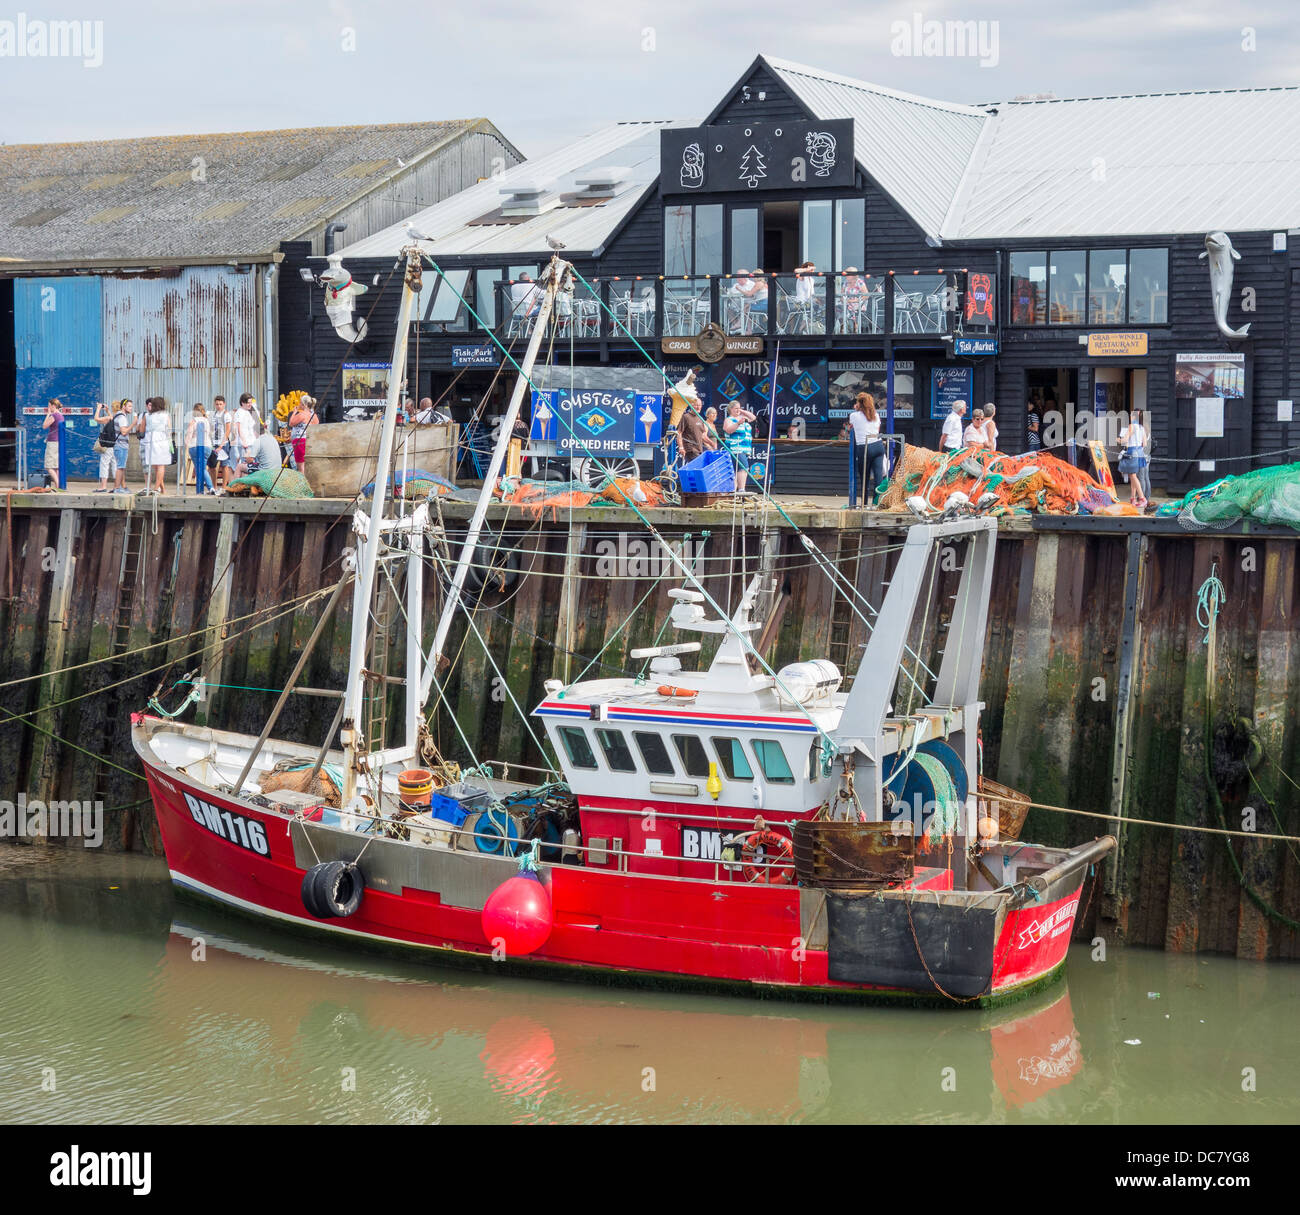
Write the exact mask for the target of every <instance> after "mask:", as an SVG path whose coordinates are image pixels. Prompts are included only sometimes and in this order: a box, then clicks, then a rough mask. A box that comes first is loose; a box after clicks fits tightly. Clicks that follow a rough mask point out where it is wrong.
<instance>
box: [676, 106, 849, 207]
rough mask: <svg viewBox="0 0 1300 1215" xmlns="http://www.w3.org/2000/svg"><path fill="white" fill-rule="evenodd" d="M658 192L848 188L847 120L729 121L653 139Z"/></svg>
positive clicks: (690, 128) (693, 192) (682, 129)
mask: <svg viewBox="0 0 1300 1215" xmlns="http://www.w3.org/2000/svg"><path fill="white" fill-rule="evenodd" d="M659 155H660V160H659V164H660V166H661V170H662V173H663V192H664V193H665V194H676V193H681V192H689V193H692V194H717V193H721V192H724V191H734V190H788V189H790V188H791V187H792V186H814V187H818V188H820V187H823V186H852V185H853V167H854V160H853V119H852V118H832V119H829V120H827V121H825V122H732V123H725V124H722V125H720V126H712V127H688V128H679V129H675V130H665V131H662V132H661V133H660V136H659Z"/></svg>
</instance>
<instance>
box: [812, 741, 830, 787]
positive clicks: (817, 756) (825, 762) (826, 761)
mask: <svg viewBox="0 0 1300 1215" xmlns="http://www.w3.org/2000/svg"><path fill="white" fill-rule="evenodd" d="M834 769H835V760H834V758H833V757H832V756H829V755H827V754H826V752H825V751H824V749H823V748H822V744H821V740H820V739H816V740H814V742H813V744H812V746H811V747H809V748H808V779H809V780H825V779H826V778H827V777H828V776H830V774H831V772H832V771H834Z"/></svg>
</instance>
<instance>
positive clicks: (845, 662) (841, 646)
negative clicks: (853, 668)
mask: <svg viewBox="0 0 1300 1215" xmlns="http://www.w3.org/2000/svg"><path fill="white" fill-rule="evenodd" d="M861 563H862V532H861V530H856V531H852V532H850V531H846V530H845V531H841V532H840V534H839V540H838V542H837V544H836V548H835V568H836V569H837V570H838V571H839V572H840V575H841V576H842V577H843V578H844V579H845V580H846V581H847V582H848V584H849V585H850V586H854V587H856V586H857V584H858V569H859V566H860V565H861ZM852 627H853V607H852V604H851V603H850V602H849V598H848V596H847V595H845V594H843V593H842V592H839V591H837V592H836V594H835V597H834V599H833V600H832V601H831V630H830V639H829V641H828V642H827V645H826V650H827V654H826V656H827V657H828V658H829V659H830V660H831V661H832V662H833V663H834V664H835V665H836V666H837V667H838V668H839V669H840V670H841V671H842V672H843V673H844V676H845V678H846V679H847V678H848V671H849V665H850V658H851V657H856V655H850V654H849V633H850V631H851V629H852Z"/></svg>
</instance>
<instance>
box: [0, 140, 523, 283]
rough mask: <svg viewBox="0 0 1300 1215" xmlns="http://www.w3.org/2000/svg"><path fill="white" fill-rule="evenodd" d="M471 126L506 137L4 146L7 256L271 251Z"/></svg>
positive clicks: (1, 213) (0, 167) (92, 258)
mask: <svg viewBox="0 0 1300 1215" xmlns="http://www.w3.org/2000/svg"><path fill="white" fill-rule="evenodd" d="M471 131H486V132H488V133H489V134H492V135H494V136H496V137H497V138H500V135H499V133H498V132H497V131H496V129H495V128H494V127H493V126H492V125H491V123H489V122H487V120H486V119H481V118H480V119H457V120H455V121H450V122H423V123H395V124H389V125H376V126H358V127H307V128H303V129H299V130H289V131H241V132H236V133H231V134H220V135H174V136H161V137H151V138H145V139H113V140H105V141H99V142H91V143H56V144H26V145H23V144H20V145H12V146H6V147H0V261H19V262H36V263H76V262H84V263H86V264H92V263H96V262H99V263H105V262H107V263H110V264H111V263H112V262H113V261H114V260H121V261H133V260H141V259H154V258H168V259H175V260H177V261H184V260H187V259H191V258H193V259H199V258H204V259H208V260H211V259H214V258H222V257H227V256H229V257H246V258H252V257H256V256H258V255H262V256H265V255H269V254H270V253H271V252H273V251H274V250H275V249H276V247H277V246H278V245H279V243H280V242H281V241H282V240H291V239H293V238H295V237H296V236H299V235H300V234H302V233H305V232H308V231H310V230H311V229H312V228H314V227H315V226H316V225H317V224H319V223H321V222H322V221H323V220H325V219H328V218H329V217H331V216H332V215H334V214H336V213H338V212H339V211H340V210H342V209H343V208H344V207H346V206H347V205H349V204H350V203H352V202H354V201H356V200H357V199H360V198H363V197H364V196H365V195H367V194H369V193H371V192H372V191H374V190H375V189H377V188H379V187H381V186H383V185H385V184H386V183H388V182H389V181H390V180H391V179H392V178H394V177H396V176H400V175H402V174H404V173H406V172H409V171H410V170H411V168H412V166H413V163H414V162H415V161H417V160H420V159H422V158H424V157H426V156H428V155H430V154H432V153H434V152H436V151H437V150H438V149H440V148H441V147H443V146H445V145H447V144H449V143H452V142H454V141H455V140H456V139H458V138H460V137H461V136H463V135H465V134H468V133H469V132H471ZM502 142H503V144H504V140H503V141H502ZM505 146H506V147H507V148H509V145H508V144H505ZM509 150H510V151H512V152H513V151H514V149H512V148H511V149H509ZM399 159H400V160H401V161H403V162H405V164H404V165H400V164H399V163H398V161H399Z"/></svg>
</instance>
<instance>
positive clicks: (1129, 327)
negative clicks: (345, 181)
mask: <svg viewBox="0 0 1300 1215" xmlns="http://www.w3.org/2000/svg"><path fill="white" fill-rule="evenodd" d="M1297 129H1300V88H1270V89H1243V90H1226V91H1219V92H1188V93H1177V94H1156V95H1148V96H1127V97H1102V98H1086V99H1076V100H1056V99H1051V98H1049V99H1044V98H1032V99H1015V100H1012V101H1009V102H1003V103H997V104H981V105H970V106H964V105H955V104H952V103H948V102H941V101H935V100H931V99H928V98H924V97H917V96H911V95H908V94H903V93H898V92H895V91H893V90H889V89H885V88H881V87H879V86H876V85H873V84H869V83H866V82H863V81H859V80H851V79H848V78H845V77H841V76H836V75H833V74H831V73H827V72H822V71H819V70H816V69H813V68H808V67H804V66H801V65H797V64H792V63H788V62H785V61H782V60H778V59H774V58H771V57H767V56H759V57H758V58H757V59H756V60H755V61H754V63H753V64H752V65H751V66H750V67H749V68H748V69H747V71H746V72H745V73H744V74H743V75H742V76H741V78H740V79H739V80H738V81H736V82H735V83H734V84H732V85H731V86H730V87H728V88H726V90H725V92H723V94H722V96H721V98H720V100H719V102H718V104H717V105H716V107H715V108H714V109H713V110H712V111H711V112H710V113H709V114H708V115H707V116H706V117H705V118H704V119H703V121H702V122H701V123H699V124H698V125H685V124H678V123H622V124H617V125H616V126H614V127H610V128H606V129H604V130H602V131H599V132H597V133H595V134H594V135H593V136H591V137H589V138H588V139H586V140H581V141H579V142H578V143H576V144H573V145H570V146H569V147H567V148H564V149H562V150H561V151H559V152H557V153H554V154H552V155H551V156H549V157H546V158H543V160H542V161H537V162H529V163H528V164H525V165H522V166H519V167H517V168H515V169H513V170H510V171H508V172H507V173H505V174H504V175H502V177H501V178H500V179H499V180H493V181H490V182H484V183H481V184H479V185H476V186H473V187H471V188H470V189H468V190H466V191H464V192H463V193H462V194H460V195H457V196H456V197H455V198H453V199H449V200H447V201H446V202H444V203H441V204H439V205H437V206H434V207H431V208H427V209H425V210H424V211H421V212H419V213H417V214H414V215H412V216H411V219H412V222H413V223H414V224H415V226H416V227H417V228H418V229H419V230H421V231H423V232H426V233H428V234H429V235H430V237H431V238H432V239H431V240H430V241H429V242H428V244H427V246H426V247H427V248H428V249H429V251H430V253H431V256H432V257H433V259H434V261H435V263H436V264H437V265H438V267H440V268H441V269H442V270H444V271H446V273H447V278H446V280H445V281H441V282H440V281H439V279H438V276H436V275H433V274H431V275H429V276H428V278H427V280H426V291H425V294H424V296H423V297H422V299H421V301H420V312H419V319H418V321H417V322H416V323H415V335H414V336H415V341H414V342H413V344H412V351H411V360H412V361H411V363H410V365H409V366H408V385H409V387H410V389H411V391H412V393H413V395H414V394H418V395H432V396H434V397H435V398H436V397H439V396H441V395H443V394H448V396H447V399H448V400H449V401H450V403H452V404H454V405H458V406H464V407H468V406H469V405H470V404H471V403H472V402H475V401H477V400H478V399H479V397H480V395H481V394H482V393H483V392H484V391H485V390H486V389H487V388H488V387H489V385H491V384H493V379H494V375H495V368H496V366H497V365H498V363H499V362H500V358H501V347H500V346H498V345H497V344H496V343H497V342H500V343H501V344H502V345H503V346H505V347H511V346H512V343H513V348H514V349H515V352H516V354H517V353H518V351H519V350H520V349H521V348H522V343H521V342H520V341H519V339H520V338H521V337H523V336H524V335H526V334H527V332H528V325H529V320H528V318H527V307H528V305H527V300H528V295H529V290H530V289H529V287H528V285H527V281H526V280H524V279H523V278H522V276H523V275H524V274H525V273H527V274H535V273H536V271H537V269H538V268H539V267H540V266H541V265H542V264H543V263H544V262H545V260H546V259H547V258H548V257H549V255H550V249H549V248H548V245H547V242H546V239H545V238H546V236H547V235H551V236H554V237H555V238H556V239H558V240H559V241H561V242H563V243H564V244H565V246H566V250H565V256H566V257H568V258H570V259H571V260H572V261H573V263H574V265H575V267H576V268H577V270H578V272H579V274H580V276H581V277H580V280H579V283H578V287H577V290H576V291H575V293H574V297H573V300H572V301H571V303H566V305H565V309H564V311H563V312H562V314H561V315H560V317H559V318H558V321H557V328H556V335H555V336H556V341H555V344H554V347H555V350H554V354H553V357H554V358H555V359H556V360H557V361H559V360H562V361H564V362H566V363H567V361H568V359H569V357H570V352H572V356H573V358H574V360H575V361H576V362H577V363H578V364H580V365H597V366H600V365H603V366H609V367H623V366H626V367H633V366H636V367H641V368H644V367H646V366H647V365H648V363H649V360H650V359H651V358H653V359H654V360H656V361H659V362H661V363H662V364H664V365H665V367H666V370H667V371H668V373H669V374H670V375H673V376H675V375H676V374H677V373H678V371H679V370H680V368H681V367H683V366H684V365H688V364H690V363H693V362H695V361H696V356H695V352H694V349H693V342H692V339H693V338H694V337H695V336H696V335H697V334H698V333H699V332H700V331H701V330H702V329H703V328H704V326H705V325H706V324H708V323H712V324H715V325H718V326H719V327H720V328H721V329H722V330H724V331H725V333H726V335H727V338H728V343H727V350H726V352H725V353H724V356H723V357H722V359H721V360H720V361H718V362H716V363H713V364H711V365H710V366H709V367H708V370H707V374H706V394H707V396H708V398H709V399H710V400H711V401H712V403H714V404H718V405H725V404H726V403H727V402H728V401H730V400H734V399H739V400H742V401H743V402H745V403H746V404H747V405H749V406H750V407H751V408H754V409H755V411H756V412H759V413H760V414H766V411H767V409H768V404H769V402H770V400H771V399H772V398H771V394H772V380H771V376H770V372H771V363H772V360H773V359H776V360H777V367H776V377H775V378H776V398H775V418H774V419H773V425H772V427H771V430H772V432H773V433H774V434H775V435H776V436H777V438H778V445H777V451H776V455H775V462H774V486H775V488H776V489H777V490H785V491H793V492H799V491H804V492H811V491H813V490H817V489H821V490H823V491H824V490H825V489H826V488H827V487H828V486H835V487H837V488H838V486H839V485H840V484H841V483H843V482H844V481H846V479H847V478H846V476H845V475H844V473H843V464H844V460H845V456H846V454H847V453H846V449H845V448H844V447H843V446H837V445H836V444H834V443H832V442H828V441H827V440H830V439H833V438H834V436H836V435H838V433H839V430H840V428H841V426H842V424H843V419H844V417H845V416H846V414H847V411H848V409H849V408H850V407H851V403H852V398H853V396H854V394H855V393H856V392H857V391H859V390H862V389H866V390H868V391H871V392H872V393H873V394H874V395H875V397H876V399H877V402H878V403H879V404H880V405H881V406H882V407H883V411H884V412H885V414H886V417H887V426H888V427H892V429H894V430H895V431H898V432H901V433H903V434H904V435H906V436H907V438H908V439H909V440H910V441H913V442H919V443H922V444H925V445H928V446H935V445H937V442H938V434H939V429H940V426H941V423H942V418H943V417H944V416H945V415H946V413H947V411H948V409H949V408H950V404H951V402H952V401H954V400H965V401H967V402H969V403H970V404H972V405H976V404H982V403H984V402H988V401H992V402H995V403H996V404H997V407H998V413H997V422H998V428H999V438H1000V442H999V445H1000V447H1001V448H1002V449H1003V450H1006V451H1011V452H1019V451H1022V450H1025V449H1026V446H1027V435H1026V414H1027V412H1028V403H1029V402H1030V400H1031V399H1036V400H1038V401H1039V402H1041V406H1042V415H1043V427H1042V431H1041V433H1042V436H1043V438H1044V439H1045V440H1046V442H1047V445H1048V446H1050V447H1054V448H1056V449H1057V450H1058V452H1059V453H1060V454H1070V453H1071V451H1072V450H1077V448H1076V444H1077V443H1079V442H1081V441H1083V440H1085V439H1091V438H1102V439H1103V441H1106V440H1109V447H1110V449H1111V451H1112V454H1113V453H1114V451H1115V438H1116V432H1117V429H1118V426H1119V424H1121V423H1122V422H1123V421H1125V420H1127V417H1128V415H1129V414H1130V413H1131V412H1136V411H1142V412H1143V414H1144V415H1145V418H1146V420H1147V421H1148V429H1149V430H1150V431H1151V432H1152V438H1153V440H1154V446H1153V453H1152V454H1153V457H1154V459H1153V464H1152V481H1153V482H1154V484H1155V485H1156V486H1158V487H1163V488H1164V489H1166V490H1177V491H1179V492H1181V491H1182V490H1183V489H1185V488H1188V487H1190V486H1192V485H1196V484H1204V483H1206V482H1208V481H1211V480H1214V479H1216V478H1217V477H1219V476H1222V475H1224V474H1226V473H1230V472H1242V471H1245V470H1247V469H1248V468H1250V467H1254V466H1255V464H1256V463H1259V462H1264V463H1268V462H1281V461H1285V460H1288V459H1291V458H1294V455H1295V453H1294V452H1291V451H1290V449H1291V448H1292V447H1293V445H1294V444H1295V441H1296V438H1295V436H1296V430H1295V429H1294V426H1293V423H1292V422H1291V406H1290V402H1291V401H1292V400H1293V399H1294V398H1296V397H1297V396H1300V366H1298V365H1297V362H1296V360H1294V359H1292V357H1291V355H1290V347H1291V345H1292V343H1293V342H1294V341H1295V339H1296V334H1297V321H1298V320H1300V265H1298V264H1297V261H1296V258H1295V255H1294V253H1293V251H1292V249H1291V244H1292V243H1293V242H1294V240H1295V239H1296V236H1297V232H1298V231H1300V151H1297V150H1296V148H1295V145H1294V141H1293V140H1291V139H1289V138H1288V133H1289V132H1294V131H1295V130H1297ZM406 239H407V238H406V235H405V232H404V230H403V228H402V227H401V225H394V226H393V227H391V228H389V229H387V230H385V231H382V232H378V233H376V234H374V235H373V236H371V237H369V238H367V239H365V240H361V241H356V242H352V243H350V244H349V245H348V246H347V248H346V249H344V250H343V252H344V257H345V264H346V266H347V267H348V269H350V270H351V272H352V274H353V275H354V276H355V277H356V278H357V279H358V281H365V282H369V281H370V280H371V279H372V277H373V276H374V275H376V274H378V275H380V276H381V281H382V280H383V279H385V277H386V276H388V275H390V274H391V272H392V268H393V265H394V261H395V257H396V254H397V252H398V250H399V249H400V247H401V246H402V245H403V244H404V243H405V242H406ZM1207 240H1209V241H1210V243H1211V244H1212V245H1213V248H1209V247H1207ZM1225 242H1227V244H1225ZM809 263H811V266H812V271H811V272H810V273H797V271H798V270H799V268H800V267H806V266H808V264H809ZM1225 272H1227V273H1225ZM1229 273H1230V274H1231V275H1232V276H1233V280H1234V281H1233V282H1231V283H1229V282H1228V281H1227V277H1228V274H1229ZM1215 284H1217V285H1218V289H1219V292H1220V294H1221V295H1222V305H1221V306H1220V305H1219V304H1216V301H1215V298H1214V288H1215ZM397 298H398V291H397V290H396V288H395V287H393V288H390V289H389V290H388V291H387V292H386V293H385V295H384V298H383V299H381V300H378V301H376V302H375V303H374V306H373V311H372V312H371V313H370V320H371V327H370V334H369V338H368V341H367V342H366V343H365V344H364V346H355V345H354V346H349V344H348V343H346V342H342V341H340V340H339V339H337V337H336V336H335V334H334V333H333V331H332V329H331V327H330V325H329V323H328V322H327V320H326V319H325V318H324V317H323V316H321V315H319V314H318V315H317V316H316V317H315V319H314V325H313V336H314V346H315V353H314V356H313V384H314V386H315V389H316V392H317V395H318V396H321V397H322V399H324V400H325V401H327V402H328V403H329V405H330V406H331V407H332V408H334V409H336V410H337V409H341V408H342V406H343V396H342V385H341V381H342V376H341V369H342V366H343V365H344V364H345V363H348V362H362V363H364V361H365V360H367V359H373V360H379V361H382V359H383V358H384V357H385V354H386V352H387V351H388V349H389V348H390V344H391V340H392V325H393V323H394V317H395V313H396V306H397ZM367 306H368V307H369V306H370V305H367ZM520 309H522V314H521V312H520ZM508 386H509V377H507V376H502V377H501V378H499V379H497V380H496V381H495V390H494V391H495V393H496V394H497V396H498V397H503V396H504V393H505V391H506V389H507V388H508ZM449 389H450V392H449V393H448V390H449ZM461 416H462V417H463V416H466V415H465V414H464V413H462V414H461ZM796 418H802V419H803V420H804V422H805V427H806V435H807V437H808V439H810V440H818V439H820V440H823V442H820V443H817V442H813V443H805V444H798V443H795V442H789V441H785V436H786V435H787V434H788V433H789V423H790V422H791V421H793V420H795V419H796ZM758 430H759V432H760V434H761V435H763V436H764V437H765V436H766V435H767V433H768V422H767V419H766V417H764V418H761V419H760V425H759V427H758ZM1252 455H1253V456H1254V457H1255V459H1254V460H1252V459H1251V457H1252Z"/></svg>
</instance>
